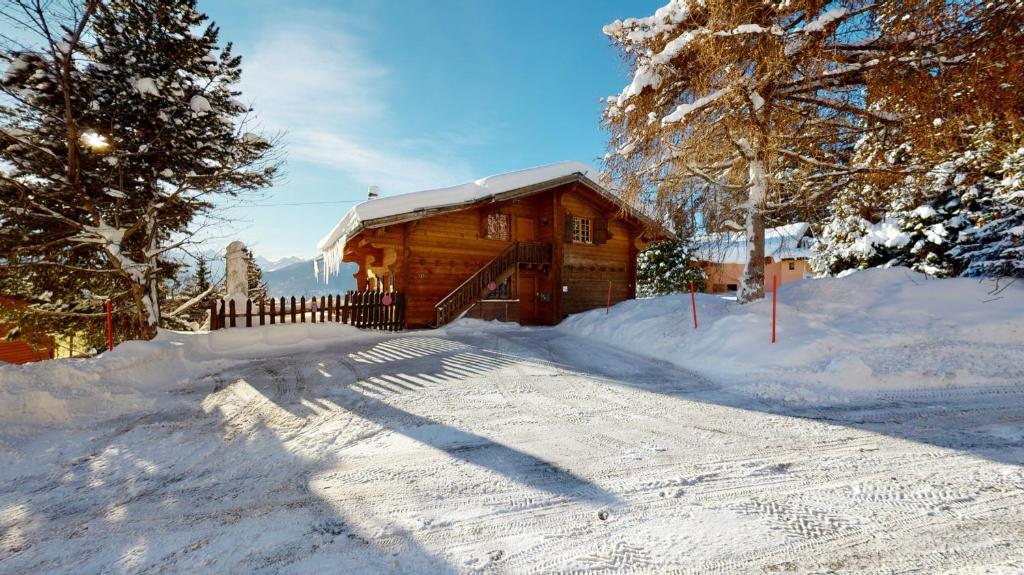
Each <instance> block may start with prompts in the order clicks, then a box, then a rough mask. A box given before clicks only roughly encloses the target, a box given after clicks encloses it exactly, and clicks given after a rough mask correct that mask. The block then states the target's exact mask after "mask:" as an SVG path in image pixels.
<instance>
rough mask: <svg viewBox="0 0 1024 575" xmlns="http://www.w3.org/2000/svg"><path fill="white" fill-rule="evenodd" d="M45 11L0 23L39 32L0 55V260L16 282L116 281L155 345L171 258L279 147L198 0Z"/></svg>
mask: <svg viewBox="0 0 1024 575" xmlns="http://www.w3.org/2000/svg"><path fill="white" fill-rule="evenodd" d="M49 7H50V5H49V4H48V3H45V2H41V1H38V0H36V1H34V2H30V1H28V0H25V1H24V2H19V3H18V4H17V5H16V6H15V7H13V8H11V9H10V10H9V11H7V12H4V13H3V14H2V16H4V17H6V18H7V19H8V20H13V19H17V18H22V19H24V20H25V21H28V22H35V23H36V24H35V26H34V28H33V29H32V31H34V32H35V33H37V34H38V39H39V44H40V45H41V47H32V46H29V47H25V48H23V49H19V50H12V51H8V52H6V53H5V57H6V58H5V59H7V60H8V61H9V65H8V69H7V72H6V74H5V76H4V79H3V82H2V89H3V92H4V94H6V95H7V96H8V97H9V98H10V101H11V102H12V104H10V105H4V106H3V107H2V108H0V128H2V130H0V160H2V161H3V162H4V164H5V168H4V169H3V171H2V172H0V220H2V221H3V223H4V224H5V225H4V229H3V232H0V253H6V254H8V255H7V256H6V257H7V258H8V260H9V262H10V263H11V264H12V265H13V266H15V267H11V268H9V269H11V270H14V269H17V270H18V271H17V272H12V273H19V274H27V273H29V272H30V271H31V270H33V269H36V268H39V267H43V266H55V267H58V268H60V269H63V270H66V271H68V272H69V273H70V272H75V273H79V274H82V275H83V276H88V277H93V278H96V277H105V278H109V277H113V278H116V279H117V281H118V284H119V285H118V286H117V288H116V289H115V290H114V291H112V292H111V293H110V294H108V295H109V297H111V298H112V299H113V300H114V301H115V304H116V307H117V309H118V310H119V311H123V312H124V313H127V314H128V315H129V317H131V326H132V329H131V333H132V334H134V335H136V336H140V337H151V336H152V335H153V334H155V329H156V327H157V325H158V323H159V320H160V316H161V312H160V298H161V294H160V290H161V285H162V279H163V278H165V277H168V274H169V273H171V272H172V271H173V270H172V268H173V263H171V262H170V261H169V260H167V259H166V256H167V254H168V252H170V251H171V250H174V249H176V248H179V247H181V246H183V245H185V244H187V243H188V242H189V241H191V238H192V237H193V235H194V234H195V233H196V232H197V231H199V230H200V229H201V228H202V227H203V226H204V225H205V223H204V222H206V221H208V220H207V219H206V218H208V217H210V216H212V215H213V208H214V206H215V203H216V202H217V201H220V202H223V200H224V199H225V198H227V199H230V198H236V197H239V196H242V195H244V194H246V193H248V192H252V191H254V190H258V189H260V188H264V187H266V186H267V185H269V184H270V183H271V181H272V180H273V177H274V176H275V174H276V171H277V158H276V155H275V153H274V148H273V146H272V144H271V143H270V142H268V141H267V140H266V139H264V138H262V137H259V136H256V135H253V134H252V133H250V132H249V130H248V129H247V128H248V125H249V124H250V123H251V119H250V117H249V115H248V110H247V109H246V107H245V106H242V105H240V104H239V103H238V97H239V96H240V94H239V92H238V91H237V90H236V89H235V88H234V86H235V85H237V83H238V80H239V77H240V74H241V70H240V58H239V57H238V56H235V55H234V54H233V53H232V47H231V44H230V43H229V44H227V45H226V46H225V47H224V48H223V49H221V48H219V47H218V46H219V44H218V29H217V28H216V27H215V26H214V25H213V24H210V23H208V22H207V18H206V16H205V15H203V14H201V13H199V12H198V11H196V9H195V2H194V0H158V1H147V2H142V1H141V0H111V1H108V2H97V1H90V2H87V3H86V4H85V5H84V9H82V10H72V12H71V13H70V14H68V13H64V12H61V13H60V14H53V13H50V12H48V11H47V9H48V8H49ZM64 19H67V21H65V20H64ZM57 33H60V34H61V36H55V35H54V34H57ZM86 38H87V39H88V42H87V41H86ZM68 254H70V255H68ZM72 256H73V257H74V259H75V261H79V262H81V263H80V264H74V265H73V264H72V263H70V261H68V260H69V259H70V258H71V257H72ZM57 287H58V289H59V286H57ZM68 297H72V296H68Z"/></svg>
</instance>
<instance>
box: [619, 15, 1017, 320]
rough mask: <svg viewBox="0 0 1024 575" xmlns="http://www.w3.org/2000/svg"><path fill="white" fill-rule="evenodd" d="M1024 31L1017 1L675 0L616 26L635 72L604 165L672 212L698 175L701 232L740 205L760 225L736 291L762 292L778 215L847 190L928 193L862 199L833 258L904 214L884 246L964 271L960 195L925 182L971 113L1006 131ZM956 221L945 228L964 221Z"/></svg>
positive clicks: (836, 232)
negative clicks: (868, 210) (959, 256)
mask: <svg viewBox="0 0 1024 575" xmlns="http://www.w3.org/2000/svg"><path fill="white" fill-rule="evenodd" d="M1022 30H1024V6H1022V5H1020V4H1019V3H989V2H980V1H976V0H970V1H966V2H931V1H928V0H912V1H909V2H881V1H877V0H840V1H836V2H820V1H811V0H806V1H793V2H760V1H756V0H750V1H735V0H705V1H701V2H696V1H690V0H673V1H671V2H669V4H668V5H666V6H664V7H663V8H661V9H659V10H658V11H657V12H656V13H655V14H654V15H653V16H650V17H646V18H633V19H628V20H623V21H618V22H614V23H612V24H611V25H609V26H607V27H605V32H606V34H608V35H609V36H610V37H611V38H612V40H613V41H614V42H615V43H616V44H617V45H618V46H619V47H620V48H621V49H622V52H623V54H624V56H625V57H626V59H627V61H628V63H629V64H630V65H631V67H632V78H631V82H630V83H629V85H628V86H626V88H625V89H624V90H623V91H622V92H621V93H620V94H617V95H614V96H611V97H609V98H608V99H607V106H606V109H605V112H604V122H605V125H606V126H607V127H608V128H609V130H610V131H611V133H612V137H611V140H610V142H609V153H608V154H607V155H606V165H607V167H608V170H609V172H610V173H611V174H612V175H613V176H614V178H615V179H616V180H618V181H619V182H620V183H621V186H622V188H623V189H624V191H625V192H626V193H627V194H628V195H630V196H632V197H634V198H643V199H645V200H648V201H649V202H650V203H651V204H653V208H654V209H655V210H657V211H660V212H662V213H664V211H665V210H666V209H667V208H669V207H671V206H673V205H675V204H676V203H677V201H678V197H679V196H678V193H677V192H678V190H679V189H688V190H691V191H692V192H693V193H692V194H691V195H689V196H687V198H686V201H687V203H688V204H690V205H692V206H694V209H696V210H699V211H700V212H701V214H702V221H703V222H704V223H703V225H704V228H705V231H718V229H720V228H723V227H728V224H729V223H730V220H733V219H741V220H743V221H744V223H745V225H744V226H743V227H744V228H745V230H746V236H747V237H748V238H752V241H750V242H749V245H750V253H749V255H748V258H747V266H746V270H745V272H744V278H743V280H742V285H741V289H740V294H739V296H740V300H741V301H749V300H751V299H756V298H758V297H760V296H761V294H762V293H763V290H762V287H763V266H762V262H763V255H764V254H763V231H764V221H765V219H766V218H768V219H775V220H776V221H786V220H792V219H793V218H794V217H796V216H797V215H798V214H801V213H804V214H808V216H815V215H818V214H821V213H822V212H823V211H825V209H826V206H828V202H829V201H830V199H831V198H832V197H833V196H836V195H837V192H838V196H839V199H840V201H842V197H843V196H845V197H846V198H847V199H854V202H853V204H857V203H858V202H857V201H856V196H857V194H870V195H874V196H876V197H880V196H885V197H889V199H891V201H890V202H886V203H885V205H883V206H881V211H882V212H886V211H892V210H895V211H900V210H907V211H908V212H912V211H913V210H914V209H916V208H921V209H920V210H919V211H917V212H916V214H917V215H916V216H913V217H901V218H899V221H892V222H886V221H885V217H887V216H883V215H882V214H878V213H874V214H863V213H860V212H863V211H865V210H862V209H860V207H858V206H856V205H852V206H850V208H851V209H850V213H848V214H844V215H843V216H842V217H843V218H847V219H843V220H841V221H836V220H835V219H834V218H833V221H832V222H830V226H831V227H829V228H827V229H826V234H825V235H826V236H829V235H831V236H832V238H833V240H834V241H833V247H835V248H836V249H835V250H833V252H832V254H831V256H834V257H835V258H836V259H835V261H834V262H832V263H828V262H826V263H824V264H823V265H825V267H835V265H834V264H838V265H840V266H841V265H844V264H841V263H839V262H841V261H845V260H856V259H857V258H858V257H860V255H863V254H858V253H857V247H858V245H860V244H862V243H863V242H860V240H859V239H857V238H858V237H866V236H865V234H866V235H867V236H872V237H876V236H878V235H879V234H882V235H884V233H887V230H890V228H893V227H895V228H897V230H896V231H897V233H894V234H892V237H891V238H890V239H891V240H893V241H894V242H896V243H899V242H901V241H904V240H907V243H906V244H905V245H898V246H897V245H885V242H880V243H879V242H875V243H874V244H873V245H874V246H875V247H876V248H879V249H877V250H876V253H875V254H872V255H871V257H879V258H884V257H887V255H888V252H894V253H900V250H902V249H903V248H904V247H905V248H906V251H908V252H910V251H911V250H916V252H918V255H915V256H914V257H916V258H918V259H919V260H920V261H921V262H922V265H923V266H928V267H931V268H932V269H933V270H935V271H940V270H941V273H946V274H948V273H953V272H954V271H955V268H956V264H955V263H954V261H953V260H954V258H953V257H952V256H950V254H949V249H950V246H949V244H948V242H944V243H937V242H935V241H932V240H935V239H937V237H938V236H935V235H934V234H935V233H937V230H939V229H940V228H938V227H935V226H936V225H938V224H939V221H937V220H935V219H934V218H935V217H938V218H943V217H945V215H948V216H950V217H951V218H956V217H958V216H957V215H956V214H955V212H956V210H957V208H956V207H955V206H953V205H949V208H948V209H949V210H953V211H952V212H946V213H945V215H944V210H947V204H948V202H941V203H940V199H941V198H940V196H941V194H937V193H933V194H931V195H928V194H922V193H921V192H922V191H924V190H925V188H926V187H927V186H926V185H925V184H924V180H925V179H926V178H928V177H930V174H932V172H933V171H934V170H935V169H937V168H938V167H939V166H940V165H941V164H942V162H944V161H946V160H947V159H948V158H949V156H950V155H951V153H950V152H956V151H959V150H963V149H965V147H964V134H965V133H968V132H969V131H970V129H971V127H972V126H973V127H974V128H976V127H977V126H979V125H983V124H984V123H985V122H988V121H993V119H994V118H999V121H998V123H999V124H1000V125H1001V127H1000V130H1002V129H1004V128H1005V126H1006V125H1009V126H1010V127H1011V128H1012V127H1014V126H1016V127H1019V125H1020V123H1021V119H1022V118H1024V113H1022V104H1024V99H1021V98H1020V94H1021V93H1022V91H1024V80H1022V78H1024V64H1022V62H1024V38H1022V36H1024V33H1022ZM865 143H867V144H866V145H865ZM892 155H896V156H907V157H906V158H904V159H903V160H901V161H893V159H892V158H891V157H890V156H892ZM858 156H859V157H858ZM907 179H912V180H914V179H916V180H920V183H913V184H911V185H901V182H904V181H905V180H907ZM947 187H948V186H947ZM929 191H930V192H936V191H937V190H936V189H934V188H929ZM901 192H908V197H906V198H897V197H896V196H898V195H900V193H901ZM946 192H948V190H946V191H944V192H942V193H946ZM901 202H902V203H906V204H907V205H906V206H905V207H899V208H896V206H897V205H899V204H900V203H901ZM928 206H930V208H929V207H928ZM843 209H845V208H839V210H840V211H842V210H843ZM930 210H933V211H934V212H935V214H934V215H933V214H932V212H931V211H930ZM1000 213H1001V212H1000ZM919 216H920V217H919ZM924 216H927V217H924ZM858 218H859V219H858ZM915 218H916V220H915ZM806 219H810V220H811V221H814V220H813V219H812V218H811V217H808V218H806ZM952 223H953V221H952V220H950V221H949V222H947V224H949V225H947V224H943V226H942V228H941V229H943V230H947V231H949V233H953V232H955V231H957V228H956V226H953V225H952ZM872 226H882V227H885V229H884V230H880V229H869V228H871V227H872ZM904 226H905V227H906V229H903V228H902V227H904ZM1009 229H1014V228H1013V227H1012V226H1011V227H1010V228H1009ZM930 233H931V234H932V235H930ZM843 238H850V242H849V243H848V245H846V246H845V247H844V245H843V242H844V241H845V240H844V239H843Z"/></svg>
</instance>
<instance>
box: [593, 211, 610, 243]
mask: <svg viewBox="0 0 1024 575" xmlns="http://www.w3.org/2000/svg"><path fill="white" fill-rule="evenodd" d="M594 243H595V244H598V245H600V244H606V243H608V220H606V219H604V218H601V219H599V220H594Z"/></svg>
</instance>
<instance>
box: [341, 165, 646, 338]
mask: <svg viewBox="0 0 1024 575" xmlns="http://www.w3.org/2000/svg"><path fill="white" fill-rule="evenodd" d="M493 212H497V213H500V214H505V215H508V216H509V222H510V225H511V230H510V237H509V240H508V241H504V240H495V239H488V238H487V237H486V227H485V221H486V217H487V214H489V213H493ZM568 214H574V215H579V216H582V217H590V218H594V219H606V220H608V232H609V234H610V235H609V237H608V239H607V241H606V242H605V243H602V244H574V243H571V242H569V243H567V242H565V231H564V226H565V219H564V218H565V216H566V215H568ZM617 214H618V208H617V207H615V206H613V205H611V204H609V203H607V202H604V201H603V200H600V199H599V198H597V197H595V196H594V192H593V191H591V190H589V189H588V188H585V187H583V186H580V185H578V184H575V183H573V184H566V185H563V186H559V187H557V188H553V189H551V190H547V191H544V192H540V193H537V194H534V195H531V196H527V197H523V198H519V199H515V200H508V201H504V202H496V203H492V204H486V205H484V206H481V207H477V208H468V209H465V210H462V211H457V212H451V213H447V214H439V215H436V216H431V217H427V218H423V219H419V220H415V221H411V222H406V223H400V224H394V225H390V226H387V227H383V228H375V229H367V230H363V231H362V232H360V233H359V234H358V235H357V236H356V237H354V238H351V239H350V240H349V241H348V242H347V243H346V247H345V258H344V259H345V261H346V262H352V263H356V264H358V265H359V266H360V267H359V270H358V271H357V272H356V273H355V274H354V277H355V278H356V283H357V288H358V289H359V290H366V289H374V288H377V287H380V288H384V289H387V288H389V287H391V286H394V287H395V289H397V290H399V291H402V292H404V293H406V294H407V296H406V298H407V299H406V302H407V309H406V322H407V325H408V327H427V326H430V325H431V324H432V323H433V321H434V306H435V305H436V304H437V302H438V301H440V300H441V299H442V298H444V297H445V296H446V295H448V294H449V293H450V292H451V291H452V290H454V289H455V288H456V287H458V286H459V285H460V284H462V283H463V282H464V281H465V280H466V279H467V278H469V277H470V276H471V275H472V274H474V273H475V272H476V271H477V270H479V269H480V268H481V267H482V266H484V265H485V264H486V263H487V262H488V261H490V260H491V259H493V258H494V257H495V256H497V255H498V254H500V253H501V252H502V251H503V250H504V249H505V248H507V247H508V246H509V244H510V243H511V242H512V241H516V240H520V241H539V242H546V243H550V244H551V245H552V247H553V261H552V265H551V266H550V267H549V268H546V269H542V268H539V267H533V268H531V267H528V266H520V269H519V273H518V275H514V276H513V286H512V289H513V294H514V295H515V297H517V298H518V299H519V300H520V304H519V309H517V310H514V315H515V317H517V318H518V319H519V321H520V322H521V323H524V324H546V325H553V324H555V323H558V322H559V321H561V319H562V318H563V317H565V316H566V315H568V314H570V313H577V312H580V311H585V310H587V309H592V308H595V307H602V306H604V305H605V303H606V301H607V299H606V298H607V295H608V281H609V280H610V281H611V282H612V303H616V302H619V301H622V300H623V299H627V298H630V297H633V294H634V288H633V283H635V280H634V278H635V267H636V251H635V250H633V249H631V246H632V241H633V238H634V235H635V231H634V230H633V228H632V227H631V226H629V225H627V224H626V223H625V222H624V221H623V220H621V219H617V218H616V215H617ZM560 263H561V265H560ZM563 268H564V269H563ZM563 285H566V286H568V290H569V291H568V292H567V293H562V289H561V286H563Z"/></svg>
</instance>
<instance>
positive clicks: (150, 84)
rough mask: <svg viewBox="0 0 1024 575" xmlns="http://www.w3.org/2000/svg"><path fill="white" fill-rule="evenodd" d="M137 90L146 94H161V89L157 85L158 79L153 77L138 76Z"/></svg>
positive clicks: (136, 81)
mask: <svg viewBox="0 0 1024 575" xmlns="http://www.w3.org/2000/svg"><path fill="white" fill-rule="evenodd" d="M135 90H137V91H138V92H139V94H141V95H143V96H145V95H147V94H148V95H150V96H159V95H160V90H159V89H157V87H156V80H154V79H153V78H138V79H136V80H135Z"/></svg>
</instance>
